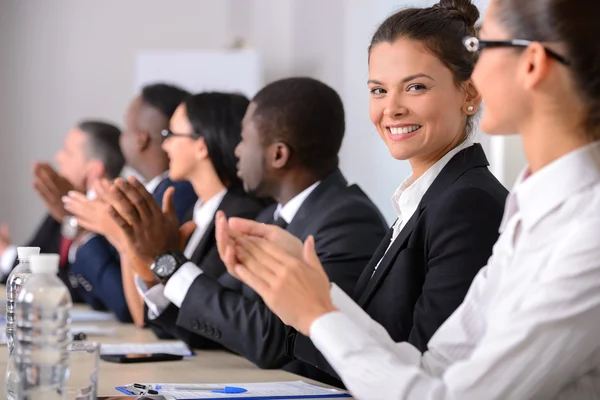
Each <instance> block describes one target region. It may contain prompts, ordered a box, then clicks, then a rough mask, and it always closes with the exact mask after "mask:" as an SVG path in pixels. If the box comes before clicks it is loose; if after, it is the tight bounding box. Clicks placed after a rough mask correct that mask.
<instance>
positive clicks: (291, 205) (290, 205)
mask: <svg viewBox="0 0 600 400" xmlns="http://www.w3.org/2000/svg"><path fill="white" fill-rule="evenodd" d="M320 183H321V181H318V182H315V183H313V184H312V185H310V186H309V187H307V188H306V189H304V190H303V191H302V192H300V193H298V194H297V195H296V196H294V197H293V198H292V199H291V200H290V201H288V202H287V203H285V205H284V206H282V205H281V203H280V204H277V208H276V209H275V212H274V213H273V220H274V221H277V219H279V217H281V218H283V220H284V221H285V222H287V223H288V224H289V223H290V222H292V220H293V219H294V217H295V216H296V213H298V210H299V209H300V207H302V204H303V203H304V200H306V199H307V198H308V196H310V194H311V193H312V192H313V191H314V190H315V189H316V188H317V186H319V184H320Z"/></svg>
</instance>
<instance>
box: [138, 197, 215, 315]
mask: <svg viewBox="0 0 600 400" xmlns="http://www.w3.org/2000/svg"><path fill="white" fill-rule="evenodd" d="M226 193H227V190H226V189H224V190H223V191H221V192H219V193H218V194H217V195H215V196H213V197H212V198H211V199H210V200H208V201H207V202H206V203H202V201H201V200H200V199H198V200H197V201H196V204H194V214H193V221H194V222H195V223H196V229H195V230H194V232H193V233H192V236H191V237H190V240H189V241H188V243H187V245H186V246H185V249H184V250H183V254H184V255H185V256H186V257H187V258H190V257H191V256H192V254H193V253H194V250H195V249H196V247H198V244H199V243H200V241H201V240H202V237H203V236H204V235H205V233H206V230H207V229H208V227H209V226H210V224H211V222H212V220H213V219H214V217H215V213H216V212H217V210H218V209H219V205H220V204H221V202H222V201H223V198H224V197H225V194H226ZM201 273H202V270H201V269H200V268H198V267H197V266H196V265H195V264H194V263H192V262H187V263H185V264H183V265H182V266H181V267H180V268H179V269H178V270H177V272H175V273H174V274H173V276H172V277H171V278H170V279H169V281H168V282H167V284H166V285H164V284H162V283H160V284H158V285H155V286H153V287H151V288H149V289H148V287H147V286H146V284H145V283H144V282H143V281H142V280H141V279H140V277H139V276H136V279H135V284H136V287H137V289H138V292H139V293H140V295H141V296H142V297H143V298H144V301H145V303H146V304H147V305H148V316H149V317H150V318H151V319H153V318H156V317H157V316H159V315H160V314H161V313H162V312H163V311H164V310H165V309H166V308H167V307H168V306H169V304H170V303H173V304H175V305H176V306H177V307H181V304H182V303H183V300H184V299H185V295H186V294H187V292H188V290H189V288H190V286H191V285H192V283H193V282H194V279H196V277H197V276H198V275H200V274H201Z"/></svg>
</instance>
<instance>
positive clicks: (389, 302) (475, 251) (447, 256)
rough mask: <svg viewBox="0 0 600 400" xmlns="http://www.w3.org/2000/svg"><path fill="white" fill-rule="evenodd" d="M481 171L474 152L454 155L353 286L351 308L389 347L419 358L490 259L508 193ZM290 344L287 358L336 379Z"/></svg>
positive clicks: (300, 343)
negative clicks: (379, 330)
mask: <svg viewBox="0 0 600 400" xmlns="http://www.w3.org/2000/svg"><path fill="white" fill-rule="evenodd" d="M487 166H488V162H487V159H486V157H485V154H484V152H483V149H482V148H481V145H479V144H475V145H474V146H472V147H468V148H466V149H464V150H462V151H460V152H459V153H457V154H456V155H455V156H454V157H453V158H452V159H451V160H450V161H449V162H448V164H447V165H446V167H445V168H444V169H443V170H442V171H441V172H440V174H439V175H438V177H437V178H436V179H435V181H434V182H433V183H432V185H431V186H430V187H429V189H428V190H427V192H426V193H425V195H424V196H423V198H422V200H421V202H420V204H419V207H418V208H417V210H416V211H415V213H414V214H413V216H412V217H411V218H410V220H409V221H408V222H407V224H406V226H405V227H404V229H402V231H401V232H400V234H399V235H398V237H397V238H396V240H395V241H394V243H393V245H392V246H391V247H390V249H389V250H388V251H387V253H386V249H387V248H388V245H389V243H390V240H391V237H392V230H390V231H389V232H388V234H387V235H386V237H385V239H384V240H383V241H382V242H381V245H380V246H379V248H378V249H377V251H376V252H375V254H374V255H373V258H372V259H371V261H370V262H369V265H368V266H367V268H365V270H364V272H363V274H362V276H361V277H360V279H359V280H358V283H357V285H356V289H355V291H354V296H353V297H354V300H355V301H356V302H357V303H358V304H359V305H360V306H361V307H362V308H363V309H364V310H365V311H366V312H367V313H368V314H369V315H370V316H371V317H372V318H373V319H374V320H375V321H377V322H379V323H380V324H381V325H383V326H384V327H385V328H386V330H387V331H388V333H389V334H390V336H391V337H392V339H394V340H395V341H396V342H401V341H408V342H410V343H411V344H413V345H414V346H415V347H416V348H418V349H419V350H421V351H425V350H427V343H428V342H429V339H430V338H431V336H432V335H433V334H434V333H435V332H436V330H437V329H438V328H439V327H440V325H441V324H442V323H443V322H444V321H445V320H446V319H447V318H448V317H449V316H450V315H451V314H452V313H453V312H454V310H455V309H456V308H457V307H458V306H459V305H460V304H461V303H462V301H463V299H464V297H465V295H466V293H467V291H468V289H469V287H470V285H471V282H472V280H473V278H474V277H475V275H476V274H477V273H478V272H479V270H480V269H481V268H482V267H483V266H484V265H485V264H486V263H487V260H488V258H489V257H490V256H491V254H492V247H493V245H494V243H495V242H496V240H497V238H498V235H499V233H498V228H499V226H500V221H501V220H502V215H503V211H504V202H505V200H506V196H507V195H508V192H507V190H506V189H505V188H504V187H503V186H502V185H501V184H500V183H499V182H498V180H497V179H496V178H495V177H494V176H493V175H492V174H491V173H490V171H489V170H488V168H487ZM384 254H385V256H384ZM382 258H383V259H382ZM380 260H382V261H381V264H380V265H379V267H378V268H377V270H376V271H375V273H374V274H373V272H374V270H375V266H376V265H377V263H378V262H379V261H380ZM348 334H349V335H351V334H352V332H348ZM292 336H293V338H290V340H291V341H292V340H293V344H291V345H290V348H293V355H294V356H295V357H297V358H299V359H301V360H304V361H305V362H307V363H310V364H311V365H314V366H316V367H318V368H321V369H322V370H324V371H327V372H328V373H330V374H331V375H332V376H334V377H337V375H336V373H335V371H334V370H333V369H332V368H331V367H330V366H329V364H328V363H327V361H326V360H325V359H324V358H323V356H322V355H321V354H320V352H319V351H318V350H317V349H316V348H315V347H314V345H313V344H312V342H311V341H310V339H309V338H307V337H305V336H303V335H301V334H298V333H296V334H293V335H292Z"/></svg>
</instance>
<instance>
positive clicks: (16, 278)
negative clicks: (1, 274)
mask: <svg viewBox="0 0 600 400" xmlns="http://www.w3.org/2000/svg"><path fill="white" fill-rule="evenodd" d="M37 254H40V248H39V247H17V259H18V260H19V263H18V264H17V266H16V267H15V268H14V269H13V270H12V272H11V273H10V275H9V276H8V279H7V280H6V339H7V341H8V355H9V356H10V355H11V354H12V352H13V348H14V331H15V302H16V301H17V297H18V296H19V292H20V291H21V287H22V286H23V284H24V283H25V281H26V280H27V278H29V275H31V269H30V268H29V257H30V256H32V255H37Z"/></svg>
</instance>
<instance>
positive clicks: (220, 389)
mask: <svg viewBox="0 0 600 400" xmlns="http://www.w3.org/2000/svg"><path fill="white" fill-rule="evenodd" d="M154 390H159V391H160V390H185V391H196V390H198V391H211V392H213V393H244V392H247V390H246V389H244V388H241V387H235V386H219V385H210V384H207V385H203V386H183V385H181V386H180V385H156V386H154Z"/></svg>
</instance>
